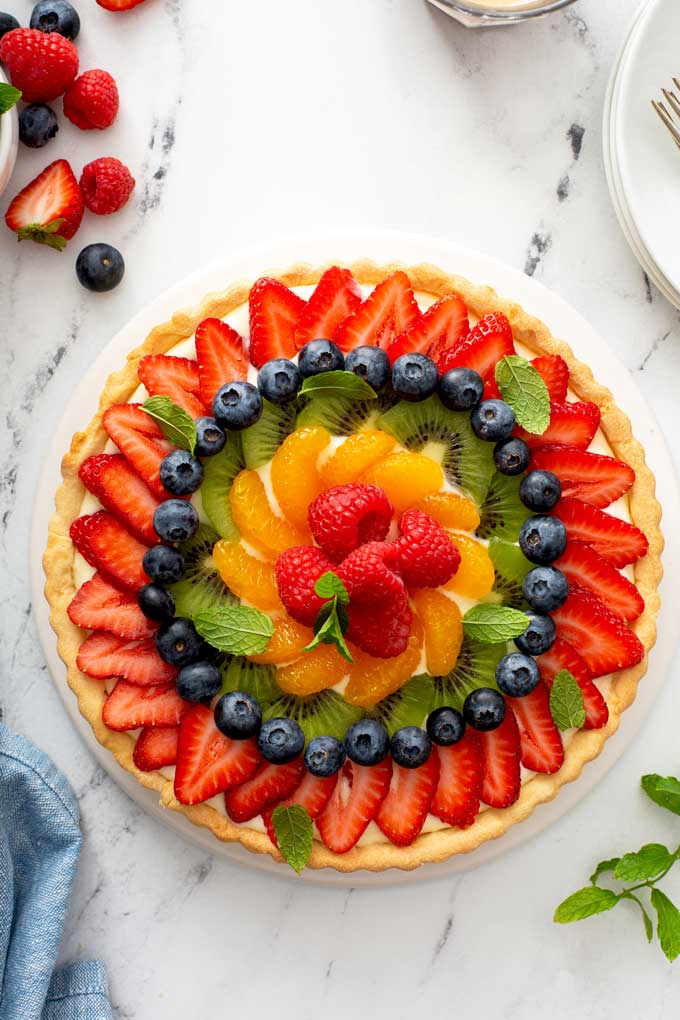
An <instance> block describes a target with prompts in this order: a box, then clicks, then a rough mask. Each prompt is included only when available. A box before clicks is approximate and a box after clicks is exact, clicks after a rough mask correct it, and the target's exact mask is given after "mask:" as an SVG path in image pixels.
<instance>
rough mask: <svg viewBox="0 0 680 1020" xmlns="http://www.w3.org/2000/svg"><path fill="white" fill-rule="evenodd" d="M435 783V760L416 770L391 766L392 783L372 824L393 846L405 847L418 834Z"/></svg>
mask: <svg viewBox="0 0 680 1020" xmlns="http://www.w3.org/2000/svg"><path fill="white" fill-rule="evenodd" d="M438 783H439V757H438V756H437V754H436V753H435V754H432V755H430V757H429V758H428V760H427V761H426V762H425V764H424V765H421V766H420V768H417V769H406V768H402V767H401V766H400V765H397V764H396V763H393V764H392V782H391V783H390V788H389V790H388V792H387V796H386V797H385V799H384V801H383V802H382V804H381V805H380V808H379V809H378V814H377V815H376V818H375V820H376V822H377V824H378V825H379V826H380V828H381V829H382V831H383V832H384V833H385V835H386V836H387V838H388V839H389V840H390V841H391V842H392V843H394V844H395V846H409V845H410V844H411V843H412V842H413V840H414V839H415V838H416V837H417V836H418V835H419V834H420V831H421V829H422V827H423V825H424V823H425V819H426V818H427V814H428V811H429V810H430V804H431V803H432V798H433V796H434V793H435V791H436V789H437V786H438Z"/></svg>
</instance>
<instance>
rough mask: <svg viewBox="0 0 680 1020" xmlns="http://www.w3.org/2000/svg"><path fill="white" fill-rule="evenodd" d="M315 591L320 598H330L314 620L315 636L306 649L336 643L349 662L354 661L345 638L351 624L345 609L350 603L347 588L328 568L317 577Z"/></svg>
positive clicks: (309, 649) (308, 650) (309, 650)
mask: <svg viewBox="0 0 680 1020" xmlns="http://www.w3.org/2000/svg"><path fill="white" fill-rule="evenodd" d="M314 591H315V592H316V594H317V595H318V596H319V598H320V599H328V602H326V604H325V605H323V606H322V607H321V609H320V610H319V612H318V614H317V617H316V620H315V621H314V638H313V640H312V641H310V642H309V644H308V645H307V647H306V648H305V649H304V650H305V651H306V652H311V650H312V649H313V648H316V647H317V646H318V645H335V647H336V648H337V650H338V651H339V652H340V654H341V655H342V656H344V658H345V659H347V661H348V662H354V659H353V658H352V653H351V652H350V650H349V648H348V647H347V642H346V641H345V638H344V634H345V631H346V630H347V627H348V626H349V617H348V616H347V611H346V609H345V606H346V605H347V604H348V603H349V593H348V591H347V589H346V588H345V586H344V584H343V583H342V581H341V580H340V578H339V577H338V575H337V574H334V573H333V571H332V570H327V571H326V573H325V574H322V575H321V577H319V578H317V580H316V583H315V584H314Z"/></svg>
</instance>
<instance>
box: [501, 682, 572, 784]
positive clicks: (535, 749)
mask: <svg viewBox="0 0 680 1020" xmlns="http://www.w3.org/2000/svg"><path fill="white" fill-rule="evenodd" d="M508 704H509V705H510V706H511V708H512V710H513V712H514V713H515V718H516V719H517V725H518V726H519V743H520V760H521V762H522V765H524V767H525V768H527V769H532V770H533V771H534V772H543V773H544V774H546V775H551V774H552V773H553V772H557V771H558V770H559V769H560V768H561V767H562V764H563V762H564V747H563V745H562V737H561V736H560V731H559V730H558V728H557V726H556V725H555V722H554V720H553V717H552V713H551V711H550V692H549V690H548V688H547V687H546V685H545V684H543V683H539V685H538V687H536V688H535V689H534V690H533V691H532V692H531V694H527V695H526V697H524V698H508Z"/></svg>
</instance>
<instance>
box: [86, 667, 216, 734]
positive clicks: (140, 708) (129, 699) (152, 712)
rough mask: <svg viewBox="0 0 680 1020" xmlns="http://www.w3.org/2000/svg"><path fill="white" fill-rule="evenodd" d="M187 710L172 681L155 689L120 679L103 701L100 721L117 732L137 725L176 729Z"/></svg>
mask: <svg viewBox="0 0 680 1020" xmlns="http://www.w3.org/2000/svg"><path fill="white" fill-rule="evenodd" d="M190 708H191V706H190V705H189V703H188V702H187V701H183V700H182V698H180V696H179V694H178V693H177V688H176V686H175V681H174V680H173V681H171V682H170V683H167V684H158V686H155V687H140V686H139V685H138V684H131V683H130V682H129V681H128V680H119V681H118V682H117V684H116V686H115V687H114V688H113V690H112V691H111V693H110V694H109V695H108V697H107V699H106V701H105V702H104V707H103V709H102V720H103V721H104V725H106V726H108V727H109V729H110V730H115V731H117V732H123V731H125V730H137V729H139V728H140V726H141V727H143V726H177V724H178V723H179V721H180V719H181V718H182V716H183V715H184V714H185V713H186V712H187V711H188V710H189V709H190ZM210 715H212V713H210Z"/></svg>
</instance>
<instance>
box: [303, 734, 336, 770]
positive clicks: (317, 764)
mask: <svg viewBox="0 0 680 1020" xmlns="http://www.w3.org/2000/svg"><path fill="white" fill-rule="evenodd" d="M344 763H345V749H344V747H343V746H342V744H341V743H340V741H339V740H336V739H335V737H314V739H313V740H310V741H309V743H308V744H307V749H306V750H305V766H306V768H307V771H308V772H311V774H312V775H313V776H321V777H323V778H324V779H325V778H327V777H328V776H334V775H335V773H336V772H339V771H340V769H341V768H342V766H343V765H344Z"/></svg>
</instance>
